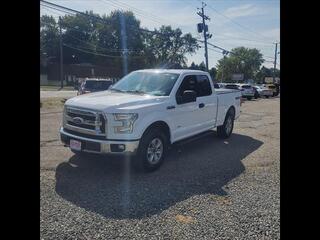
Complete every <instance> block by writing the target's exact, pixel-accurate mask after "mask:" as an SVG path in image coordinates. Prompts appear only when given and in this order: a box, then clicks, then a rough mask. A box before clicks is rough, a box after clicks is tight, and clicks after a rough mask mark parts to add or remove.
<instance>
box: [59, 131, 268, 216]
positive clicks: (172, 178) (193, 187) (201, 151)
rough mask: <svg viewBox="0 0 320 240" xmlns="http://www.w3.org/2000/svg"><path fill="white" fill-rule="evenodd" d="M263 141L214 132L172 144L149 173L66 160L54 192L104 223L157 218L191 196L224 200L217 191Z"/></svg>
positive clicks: (123, 164) (108, 161) (117, 162)
mask: <svg viewBox="0 0 320 240" xmlns="http://www.w3.org/2000/svg"><path fill="white" fill-rule="evenodd" d="M262 144H263V142H261V141H258V140H255V139H253V138H251V137H248V136H244V135H239V134H233V135H232V136H231V138H229V139H227V140H221V139H219V138H218V137H217V136H216V132H214V131H211V133H209V135H207V136H205V137H202V138H200V139H198V140H195V141H192V142H189V143H185V144H183V145H181V144H180V145H175V146H174V147H173V148H172V149H171V150H170V151H169V153H168V155H167V158H166V161H165V162H164V164H163V165H162V167H161V168H160V169H159V170H158V171H155V172H153V173H145V174H142V173H136V172H134V171H132V170H130V167H129V165H130V159H128V158H124V157H122V158H120V157H105V156H90V157H88V158H84V157H78V156H75V155H74V156H72V157H71V158H70V159H69V161H67V162H63V163H61V164H60V165H59V166H58V167H57V169H56V192H57V193H58V194H59V195H60V196H61V197H62V198H64V199H65V200H67V201H70V202H71V203H73V204H75V205H77V206H79V207H81V208H84V209H86V210H87V211H91V212H94V213H97V214H100V215H102V216H104V217H106V218H113V219H124V218H131V219H141V218H144V217H148V216H151V215H154V214H159V213H161V212H162V211H164V210H166V209H168V208H169V207H171V206H173V205H175V204H178V203H179V202H181V201H183V200H186V199H188V198H190V197H192V196H194V195H199V194H215V195H227V193H226V192H225V191H224V190H223V187H224V186H225V185H226V184H227V183H228V182H230V181H231V180H232V179H234V178H236V177H237V176H239V175H240V174H241V173H242V172H243V171H244V170H245V168H244V165H243V164H242V162H241V160H242V159H244V158H245V157H246V156H247V155H249V154H250V153H252V152H253V151H255V150H256V149H258V148H259V147H260V146H261V145H262Z"/></svg>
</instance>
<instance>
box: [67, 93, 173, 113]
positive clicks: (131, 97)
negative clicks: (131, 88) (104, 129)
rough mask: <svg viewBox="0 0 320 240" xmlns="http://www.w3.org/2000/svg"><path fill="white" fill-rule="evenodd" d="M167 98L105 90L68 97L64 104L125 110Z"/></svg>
mask: <svg viewBox="0 0 320 240" xmlns="http://www.w3.org/2000/svg"><path fill="white" fill-rule="evenodd" d="M167 98H168V97H167V96H152V95H147V94H131V93H119V92H113V91H109V90H107V91H101V92H96V93H89V94H84V95H80V96H77V97H73V98H70V99H69V100H67V101H66V103H65V104H66V106H72V107H80V108H87V109H92V110H100V111H117V110H119V111H121V110H123V111H126V110H136V109H140V108H144V107H148V106H152V105H156V104H162V103H163V102H164V101H165V100H166V99H167Z"/></svg>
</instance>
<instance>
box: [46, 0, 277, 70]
mask: <svg viewBox="0 0 320 240" xmlns="http://www.w3.org/2000/svg"><path fill="white" fill-rule="evenodd" d="M48 2H52V3H55V4H58V5H62V6H65V7H69V8H72V9H75V10H78V11H86V10H92V11H93V12H94V13H98V14H101V15H102V14H107V15H108V14H109V13H110V12H111V11H113V10H116V9H122V10H131V11H133V12H134V13H135V15H136V18H138V19H139V20H140V21H141V27H146V28H148V29H149V30H154V29H155V28H159V27H160V26H161V25H171V26H172V27H173V28H180V29H181V30H182V32H183V33H191V34H192V36H193V37H195V38H197V39H199V40H203V33H198V32H197V27H196V25H197V23H200V22H201V21H202V19H201V17H200V16H199V15H197V12H198V11H200V10H201V9H197V8H201V5H202V3H201V2H202V1H201V0H48ZM203 2H205V4H206V6H205V8H204V12H205V15H207V16H208V17H209V18H210V21H207V22H206V24H207V25H208V28H209V33H210V34H212V38H211V39H209V40H208V42H210V43H212V44H214V45H216V46H219V47H222V48H224V49H227V50H231V49H232V48H235V47H239V46H244V47H248V48H257V49H259V50H260V51H261V53H262V54H263V56H264V59H265V60H266V62H265V63H263V65H264V66H266V67H273V61H274V54H275V42H280V0H204V1H203ZM40 14H41V15H43V14H48V15H53V16H54V17H58V16H59V15H63V14H64V13H61V12H59V11H56V10H52V9H47V8H45V7H42V6H41V8H40ZM208 47H209V48H210V49H209V50H208V56H209V57H208V62H209V69H210V68H211V67H216V64H217V61H218V60H219V59H221V58H222V57H223V55H222V53H221V51H220V50H219V49H214V48H213V47H212V46H208ZM279 47H280V45H278V49H279ZM278 52H280V50H278ZM187 58H188V62H187V64H188V65H190V64H191V63H192V62H195V63H196V64H200V63H201V62H202V61H204V62H205V58H204V47H203V44H201V48H200V49H199V50H198V51H197V52H196V53H195V54H193V55H187ZM277 68H279V69H280V54H278V60H277Z"/></svg>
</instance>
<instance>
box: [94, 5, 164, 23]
mask: <svg viewBox="0 0 320 240" xmlns="http://www.w3.org/2000/svg"><path fill="white" fill-rule="evenodd" d="M100 1H103V3H105V4H107V3H106V2H108V4H111V5H112V3H113V4H114V5H113V6H116V7H120V8H122V9H123V8H125V9H128V10H130V11H132V12H134V13H135V14H137V15H138V16H141V17H143V18H146V19H148V20H151V21H154V22H157V23H159V24H162V22H161V21H166V20H165V19H163V18H161V17H159V16H156V15H154V14H151V13H150V12H148V11H143V10H140V9H138V8H135V7H133V6H131V5H129V4H126V3H123V2H120V1H113V0H100Z"/></svg>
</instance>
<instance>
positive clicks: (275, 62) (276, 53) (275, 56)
mask: <svg viewBox="0 0 320 240" xmlns="http://www.w3.org/2000/svg"><path fill="white" fill-rule="evenodd" d="M275 44H276V49H275V52H274V65H273V83H275V82H276V81H275V80H276V79H275V77H276V66H277V56H278V43H277V42H276V43H275Z"/></svg>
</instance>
